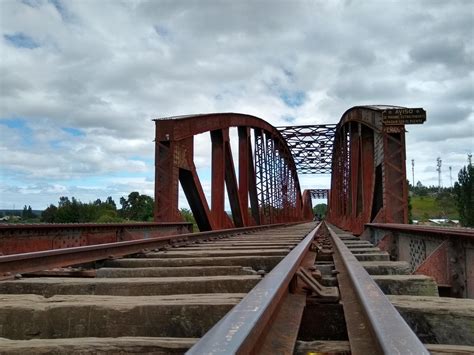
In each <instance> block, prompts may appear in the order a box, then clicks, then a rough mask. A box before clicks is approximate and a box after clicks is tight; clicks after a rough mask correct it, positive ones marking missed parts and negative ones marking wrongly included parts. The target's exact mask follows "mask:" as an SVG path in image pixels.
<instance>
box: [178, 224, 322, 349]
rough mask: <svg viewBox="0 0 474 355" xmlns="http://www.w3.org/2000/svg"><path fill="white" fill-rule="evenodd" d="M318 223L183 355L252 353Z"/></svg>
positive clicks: (302, 256)
mask: <svg viewBox="0 0 474 355" xmlns="http://www.w3.org/2000/svg"><path fill="white" fill-rule="evenodd" d="M320 226H321V224H319V225H318V226H317V227H316V228H314V229H313V230H312V231H311V232H309V233H308V235H307V236H306V237H305V238H304V239H303V240H302V241H301V242H300V243H299V244H298V245H297V246H296V247H295V248H294V249H293V250H292V251H291V252H290V253H289V254H288V255H287V256H286V257H285V258H284V259H283V260H282V261H281V262H280V263H279V264H278V265H277V266H275V267H274V268H273V270H272V271H270V273H269V274H268V275H266V276H265V277H264V278H263V279H262V281H260V282H259V283H258V284H257V285H256V286H255V287H254V288H253V289H252V290H251V291H250V292H249V293H248V294H247V295H246V296H245V297H244V298H243V299H242V301H241V302H240V303H238V304H237V305H236V306H235V307H234V308H232V310H231V311H230V312H229V313H227V315H226V316H225V317H224V318H222V319H221V320H220V321H219V322H218V323H217V324H216V325H214V327H212V328H211V329H210V330H209V331H208V332H207V333H206V334H205V335H204V336H203V337H202V338H201V339H200V340H199V341H198V342H197V343H196V344H195V345H194V346H193V347H192V348H191V349H189V351H188V352H187V353H186V354H196V355H201V354H251V353H254V352H256V351H257V346H258V342H259V340H261V339H260V338H261V336H262V334H264V333H265V331H266V330H267V329H268V325H269V321H270V319H271V318H272V316H274V313H275V311H276V310H277V309H278V306H279V304H280V302H281V300H282V299H283V297H284V295H285V294H286V292H288V289H289V285H290V282H291V280H292V279H293V277H294V275H295V274H296V271H297V269H298V267H299V265H300V263H301V261H302V260H303V258H304V256H305V254H306V252H307V251H308V250H309V247H310V245H311V242H312V241H313V239H314V237H315V235H316V233H317V232H318V230H319V228H320Z"/></svg>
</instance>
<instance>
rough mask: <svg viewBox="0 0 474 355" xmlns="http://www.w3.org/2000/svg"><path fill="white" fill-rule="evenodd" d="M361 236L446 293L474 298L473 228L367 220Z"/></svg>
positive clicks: (447, 294)
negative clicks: (432, 279) (403, 262)
mask: <svg viewBox="0 0 474 355" xmlns="http://www.w3.org/2000/svg"><path fill="white" fill-rule="evenodd" d="M365 226H366V230H365V231H364V233H363V234H362V235H361V238H362V239H365V240H369V241H370V242H372V243H373V244H374V245H377V246H378V247H379V248H380V249H382V250H385V251H387V252H388V253H389V254H390V257H391V259H392V260H400V261H407V262H408V263H409V264H410V267H411V271H412V273H413V274H420V275H428V276H431V277H433V278H434V279H435V280H436V282H437V283H438V286H439V288H440V292H441V293H442V294H444V295H446V296H452V297H463V298H474V230H473V229H470V228H448V227H432V226H419V225H411V224H392V223H369V224H366V225H365Z"/></svg>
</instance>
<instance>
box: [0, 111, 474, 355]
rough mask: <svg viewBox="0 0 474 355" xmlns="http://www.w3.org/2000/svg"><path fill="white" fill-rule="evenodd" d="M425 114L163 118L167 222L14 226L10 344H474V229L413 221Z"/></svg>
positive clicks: (158, 188)
mask: <svg viewBox="0 0 474 355" xmlns="http://www.w3.org/2000/svg"><path fill="white" fill-rule="evenodd" d="M425 119H426V114H425V112H424V110H423V109H421V108H403V107H398V106H358V107H353V108H351V109H349V110H347V111H346V112H345V113H344V114H343V115H342V117H341V118H340V120H339V122H338V123H337V124H334V125H328V124H325V125H312V126H294V127H273V126H272V125H270V124H269V123H267V122H266V121H264V120H262V119H260V118H257V117H254V116H249V115H243V114H237V113H215V114H204V115H192V116H181V117H169V118H163V119H156V120H155V128H156V139H155V148H156V154H155V208H154V219H155V221H154V222H153V223H119V224H108V223H107V224H41V225H28V224H24V225H21V224H15V225H8V224H4V225H0V298H1V300H2V302H0V349H2V350H1V352H2V354H3V353H6V354H10V353H11V354H22V353H57V352H60V353H84V352H87V353H97V352H100V353H104V354H112V353H121V354H132V353H133V354H136V353H160V354H161V353H184V352H187V353H188V354H199V355H200V354H274V353H280V354H292V353H296V354H307V353H335V354H336V353H337V354H347V353H351V354H356V355H357V354H428V353H430V352H431V353H434V354H448V353H449V354H452V353H466V354H467V353H474V333H473V332H472V325H473V324H474V302H473V300H471V299H468V298H474V269H473V267H474V252H473V251H474V232H473V231H472V230H471V229H467V228H440V227H438V228H435V227H428V226H413V225H408V224H407V221H408V204H407V197H408V195H407V183H406V171H405V124H416V123H423V122H424V121H425ZM198 135H201V137H202V135H207V136H208V137H209V138H208V140H209V141H210V152H209V159H208V163H209V164H208V165H209V170H210V172H209V174H206V173H204V174H203V172H202V171H198V169H197V167H196V166H197V165H198V164H197V161H198V159H202V150H203V149H202V148H203V147H201V146H200V144H201V143H197V142H202V138H197V136H198ZM196 151H199V153H200V156H198V157H196V155H197V154H195V152H196ZM200 162H202V160H200ZM328 173H330V174H331V186H330V188H329V189H327V188H323V187H321V186H314V187H313V188H310V189H306V190H304V191H302V189H301V186H300V182H299V179H298V175H299V174H328ZM202 176H204V177H206V179H205V180H204V179H203V181H202V180H201V177H202ZM207 176H210V179H211V184H210V186H209V185H208V184H207V180H208V179H207ZM180 186H181V189H182V191H183V192H184V195H185V196H186V199H187V202H188V204H189V206H190V208H191V210H192V213H193V215H194V217H195V219H196V222H197V225H198V227H199V229H200V232H196V231H194V232H193V231H192V225H191V223H188V222H184V221H183V220H182V217H181V214H180V212H179V194H180ZM313 199H327V201H328V213H327V216H326V218H325V220H324V221H323V222H319V221H312V219H313V213H312V200H313ZM229 209H230V211H229ZM440 296H448V297H440ZM463 298H464V299H463ZM321 339H324V340H321Z"/></svg>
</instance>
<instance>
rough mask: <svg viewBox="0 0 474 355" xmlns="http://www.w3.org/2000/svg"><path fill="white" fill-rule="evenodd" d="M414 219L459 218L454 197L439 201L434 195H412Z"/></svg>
mask: <svg viewBox="0 0 474 355" xmlns="http://www.w3.org/2000/svg"><path fill="white" fill-rule="evenodd" d="M411 205H412V215H413V219H417V220H421V221H424V220H427V219H430V218H449V219H459V214H458V211H457V209H456V203H455V201H454V199H449V200H446V199H444V200H443V201H441V202H440V201H438V200H437V199H436V197H434V196H412V197H411Z"/></svg>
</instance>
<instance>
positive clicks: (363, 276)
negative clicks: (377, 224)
mask: <svg viewBox="0 0 474 355" xmlns="http://www.w3.org/2000/svg"><path fill="white" fill-rule="evenodd" d="M326 226H327V228H328V231H329V234H330V236H331V240H332V243H333V250H334V254H333V257H334V264H335V267H336V270H337V271H338V276H337V277H338V281H339V288H340V292H341V300H342V304H343V308H344V317H345V319H346V325H347V332H348V335H349V343H350V347H351V353H352V354H355V355H359V354H360V355H362V354H363V355H365V354H429V352H428V350H426V348H425V346H424V345H423V343H422V342H421V341H420V340H419V339H418V337H417V336H416V334H415V333H414V332H413V331H412V330H411V328H410V327H409V326H408V324H407V323H406V322H405V320H404V319H403V318H402V316H401V315H400V313H399V312H398V311H397V310H396V309H395V307H394V306H393V305H392V304H391V303H390V301H389V299H388V298H387V297H386V296H385V294H384V293H383V292H382V290H381V289H380V288H379V287H378V285H377V284H376V283H375V282H374V280H372V278H371V277H370V275H369V274H368V273H367V271H366V270H365V269H364V268H363V267H362V265H361V264H360V262H359V261H358V260H357V259H356V258H355V256H354V255H353V254H352V253H351V251H350V250H349V249H348V248H347V247H346V245H345V244H344V242H343V241H342V240H341V239H340V238H339V237H338V236H337V234H336V233H335V232H334V231H333V230H332V228H331V226H330V225H328V224H326Z"/></svg>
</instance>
